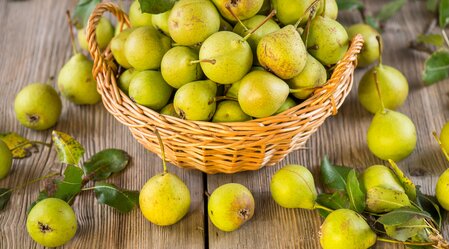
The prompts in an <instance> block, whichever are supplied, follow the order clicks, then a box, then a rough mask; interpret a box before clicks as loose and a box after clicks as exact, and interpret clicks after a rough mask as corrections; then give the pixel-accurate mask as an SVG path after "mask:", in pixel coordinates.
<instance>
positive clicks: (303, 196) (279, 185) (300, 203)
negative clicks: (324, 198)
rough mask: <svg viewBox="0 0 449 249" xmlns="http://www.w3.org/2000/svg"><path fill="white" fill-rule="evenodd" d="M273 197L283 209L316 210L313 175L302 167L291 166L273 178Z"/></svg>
mask: <svg viewBox="0 0 449 249" xmlns="http://www.w3.org/2000/svg"><path fill="white" fill-rule="evenodd" d="M270 191H271V196H272V197H273V199H274V200H275V201H276V203H277V204H279V205H280V206H282V207H285V208H304V209H314V208H315V204H316V202H315V201H316V198H317V192H316V188H315V182H314V181H313V175H312V173H310V171H309V170H308V169H307V168H306V167H304V166H301V165H296V164H289V165H286V166H284V167H283V168H281V169H280V170H278V171H277V172H276V173H275V174H274V175H273V177H272V178H271V183H270Z"/></svg>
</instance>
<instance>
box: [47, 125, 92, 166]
mask: <svg viewBox="0 0 449 249" xmlns="http://www.w3.org/2000/svg"><path fill="white" fill-rule="evenodd" d="M51 137H52V139H53V142H54V143H55V149H56V152H57V153H58V158H59V161H61V163H66V164H71V165H78V163H79V161H80V160H81V158H82V157H83V155H84V148H83V146H82V145H81V144H80V143H79V142H78V141H76V140H75V139H74V138H73V137H71V136H70V135H68V134H66V133H63V132H59V131H53V132H52V134H51Z"/></svg>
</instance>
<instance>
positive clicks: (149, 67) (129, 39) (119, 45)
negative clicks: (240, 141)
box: [97, 0, 349, 122]
mask: <svg viewBox="0 0 449 249" xmlns="http://www.w3.org/2000/svg"><path fill="white" fill-rule="evenodd" d="M337 14H338V8H337V5H336V2H335V0H326V1H320V0H316V1H287V0H273V1H271V3H270V1H266V0H265V1H264V0H241V1H227V0H211V1H209V0H180V1H177V2H176V4H175V5H174V6H173V8H172V9H171V10H169V11H167V12H164V13H161V14H148V13H142V11H141V10H140V5H139V2H138V1H134V2H133V4H132V5H131V8H130V10H129V17H130V23H131V27H127V26H126V25H120V26H121V27H123V28H120V29H117V31H116V32H115V33H116V34H117V35H116V36H114V37H113V38H112V40H111V42H110V48H111V51H112V54H113V56H114V59H115V61H116V62H117V64H118V65H120V68H119V73H118V75H117V77H118V81H117V82H118V86H119V88H120V89H121V90H122V91H123V93H124V94H126V95H127V96H129V98H130V99H131V100H133V101H134V102H135V103H137V104H139V105H142V106H145V107H148V108H150V109H152V110H154V111H157V112H160V113H161V114H165V115H171V116H175V117H178V118H182V119H186V120H194V121H212V122H243V121H247V120H251V119H254V118H265V117H269V116H272V115H275V114H278V113H280V112H283V111H285V110H287V109H289V108H291V107H293V106H296V105H297V104H298V103H299V102H301V101H303V100H305V99H307V98H309V97H310V96H311V95H312V94H313V92H314V90H315V88H316V87H319V86H322V85H324V84H325V83H326V81H327V79H328V75H330V73H331V70H330V68H332V66H333V65H335V64H336V63H338V62H339V61H340V60H341V59H342V57H343V56H344V54H345V53H346V51H347V49H348V43H349V42H348V41H349V38H348V34H347V32H346V30H345V28H344V27H343V26H342V25H341V24H340V23H338V22H337V21H336V20H335V19H336V17H337ZM99 29H102V26H101V23H100V24H99V25H98V26H97V32H98V31H99ZM304 30H307V32H306V31H304ZM97 36H98V35H97ZM100 45H101V44H100Z"/></svg>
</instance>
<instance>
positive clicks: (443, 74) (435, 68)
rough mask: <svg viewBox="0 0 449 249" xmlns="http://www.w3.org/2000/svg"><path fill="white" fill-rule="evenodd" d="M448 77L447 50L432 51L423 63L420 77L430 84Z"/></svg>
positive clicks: (448, 53)
mask: <svg viewBox="0 0 449 249" xmlns="http://www.w3.org/2000/svg"><path fill="white" fill-rule="evenodd" d="M448 77H449V51H447V50H445V49H442V50H439V51H436V52H434V53H433V54H432V55H431V56H430V57H429V58H427V60H426V62H425V63H424V72H423V74H422V79H423V81H424V83H425V84H426V85H431V84H433V83H436V82H438V81H441V80H444V79H446V78H448Z"/></svg>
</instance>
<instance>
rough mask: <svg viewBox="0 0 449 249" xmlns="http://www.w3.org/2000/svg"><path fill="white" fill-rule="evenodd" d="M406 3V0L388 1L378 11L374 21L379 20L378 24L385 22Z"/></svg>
mask: <svg viewBox="0 0 449 249" xmlns="http://www.w3.org/2000/svg"><path fill="white" fill-rule="evenodd" d="M406 2H407V1H406V0H394V1H390V2H389V3H387V4H384V5H383V6H382V9H380V11H379V13H377V15H376V19H377V20H379V21H380V22H385V21H387V20H388V19H390V18H391V17H392V16H394V15H395V14H396V13H397V12H398V11H399V10H401V8H402V6H404V5H405V3H406Z"/></svg>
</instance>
